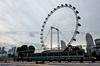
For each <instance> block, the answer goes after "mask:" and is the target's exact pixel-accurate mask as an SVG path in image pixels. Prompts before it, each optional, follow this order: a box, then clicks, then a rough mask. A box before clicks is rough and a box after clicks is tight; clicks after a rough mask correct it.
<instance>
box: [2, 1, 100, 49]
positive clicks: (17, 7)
mask: <svg viewBox="0 0 100 66" xmlns="http://www.w3.org/2000/svg"><path fill="white" fill-rule="evenodd" d="M65 3H67V4H72V5H73V6H75V7H76V10H78V11H79V16H80V17H81V20H79V22H80V24H81V25H82V26H81V27H79V29H78V30H79V31H80V32H81V33H80V34H79V35H77V36H76V39H77V41H76V42H73V43H72V45H77V44H78V45H85V44H86V41H85V36H86V33H90V34H91V35H92V36H93V39H96V38H100V35H99V34H100V30H99V28H100V26H99V25H100V22H99V21H100V15H99V12H100V5H99V4H100V0H9V1H8V0H0V47H3V46H5V47H6V50H8V49H10V48H11V47H13V46H17V47H18V46H21V45H23V44H26V45H34V46H35V47H36V48H39V49H40V48H41V43H40V32H41V28H42V25H43V22H44V20H45V18H46V17H47V15H48V14H49V13H50V11H51V10H53V9H54V8H55V7H57V6H59V5H61V4H65ZM62 13H63V12H62ZM69 19H70V18H69ZM51 20H52V19H51ZM65 30H67V29H65Z"/></svg>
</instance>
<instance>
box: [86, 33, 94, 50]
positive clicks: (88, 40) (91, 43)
mask: <svg viewBox="0 0 100 66" xmlns="http://www.w3.org/2000/svg"><path fill="white" fill-rule="evenodd" d="M86 42H87V47H90V48H92V47H94V43H93V38H92V36H91V35H90V34H89V33H87V34H86Z"/></svg>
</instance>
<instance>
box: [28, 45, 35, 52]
mask: <svg viewBox="0 0 100 66" xmlns="http://www.w3.org/2000/svg"><path fill="white" fill-rule="evenodd" d="M34 51H35V47H34V46H32V45H30V46H29V53H34Z"/></svg>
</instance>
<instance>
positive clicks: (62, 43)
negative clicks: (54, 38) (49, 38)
mask: <svg viewBox="0 0 100 66" xmlns="http://www.w3.org/2000/svg"><path fill="white" fill-rule="evenodd" d="M65 48H66V43H65V42H64V41H63V40H61V49H63V50H64V49H65Z"/></svg>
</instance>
